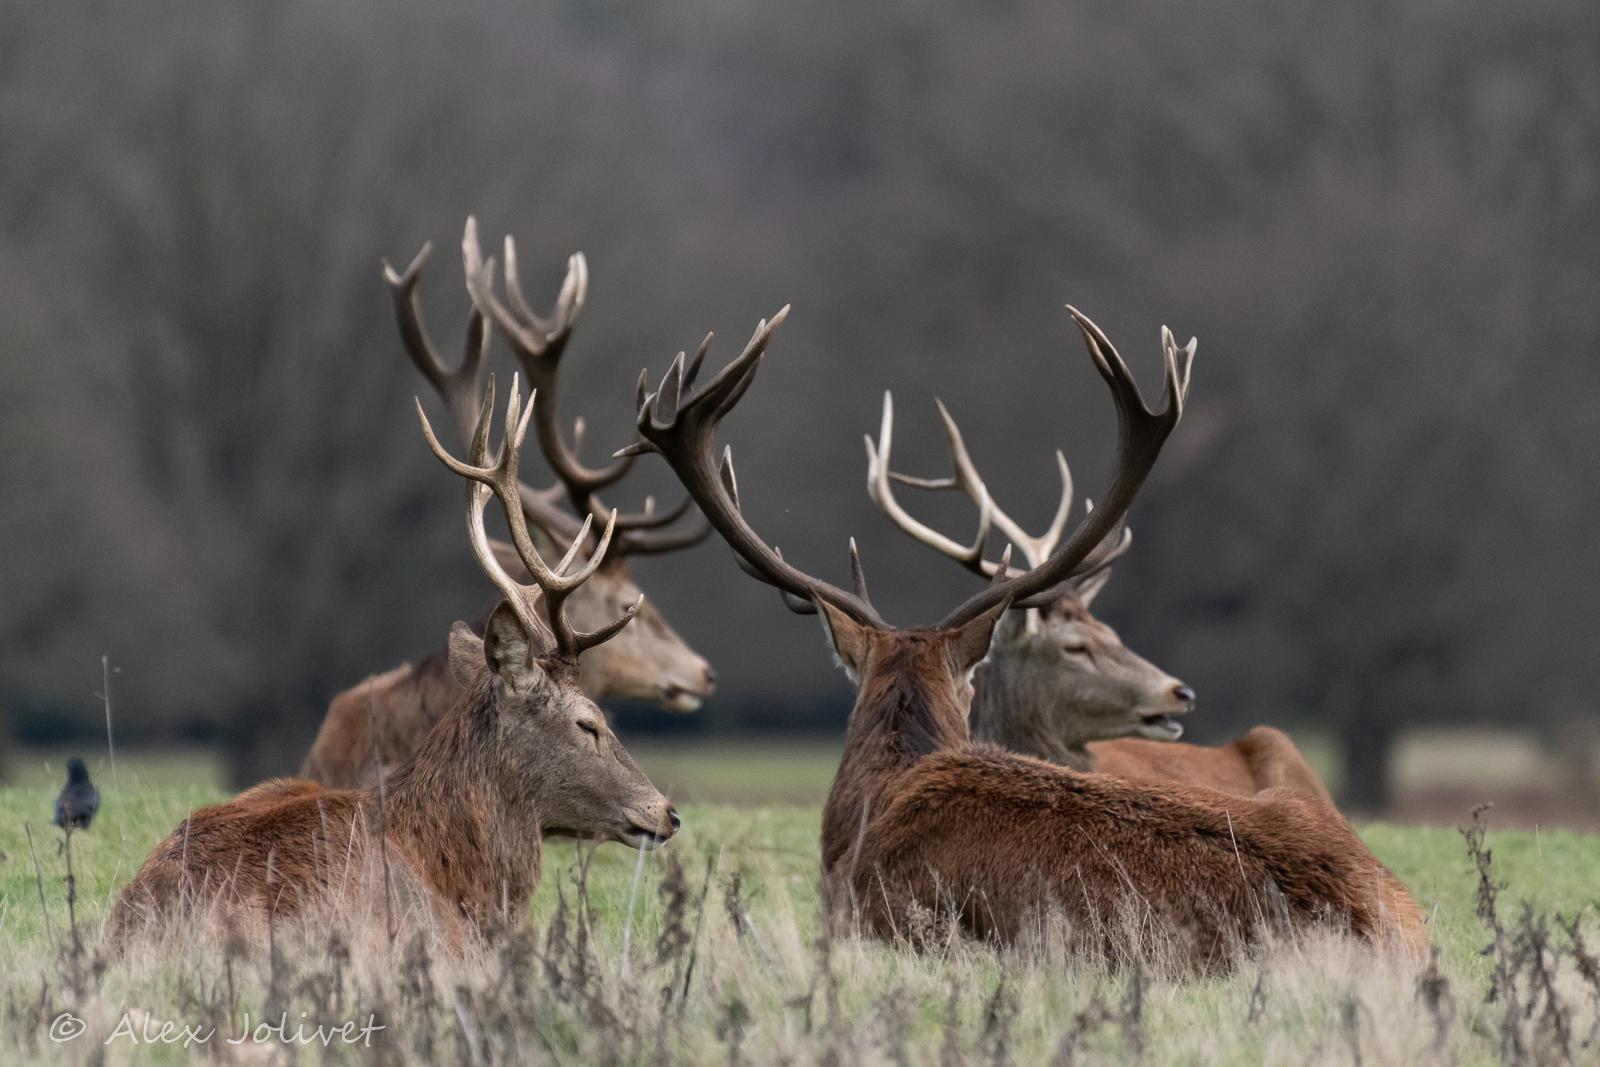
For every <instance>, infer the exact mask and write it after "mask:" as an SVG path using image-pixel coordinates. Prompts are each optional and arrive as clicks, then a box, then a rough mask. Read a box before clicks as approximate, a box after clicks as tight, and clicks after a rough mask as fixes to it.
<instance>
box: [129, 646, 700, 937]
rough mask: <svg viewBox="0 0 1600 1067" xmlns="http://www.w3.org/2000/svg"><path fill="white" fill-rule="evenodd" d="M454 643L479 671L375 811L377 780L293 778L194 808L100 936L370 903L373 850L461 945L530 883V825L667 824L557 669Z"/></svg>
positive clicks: (519, 903) (658, 830)
mask: <svg viewBox="0 0 1600 1067" xmlns="http://www.w3.org/2000/svg"><path fill="white" fill-rule="evenodd" d="M452 645H453V646H454V647H453V650H452V651H453V654H454V655H456V656H457V657H459V659H458V661H457V665H458V666H457V669H458V670H459V669H462V667H463V666H464V667H465V669H467V670H470V669H472V668H473V667H474V666H479V670H478V675H479V677H478V679H477V681H476V682H475V683H474V684H473V686H472V687H471V689H470V691H469V692H468V693H467V695H466V696H465V697H464V698H463V699H462V700H461V701H460V702H458V703H457V705H456V706H455V708H454V709H452V711H451V712H450V714H448V715H447V716H446V717H445V718H444V719H443V720H442V721H441V722H440V723H439V724H438V725H437V726H436V727H435V728H434V729H433V730H432V731H431V732H430V733H429V734H428V737H427V739H426V741H425V742H424V744H423V745H422V747H421V748H420V749H419V751H418V752H417V753H416V755H415V757H414V758H413V759H411V760H409V761H407V762H406V763H404V764H403V765H402V766H401V767H400V768H399V769H398V770H397V771H396V772H395V773H394V775H393V776H392V777H386V780H385V782H384V795H383V799H382V809H381V816H380V802H379V798H378V794H377V790H376V787H367V788H363V789H324V788H321V787H320V786H318V785H317V784H316V783H314V782H309V781H306V780H304V779H277V780H273V781H269V782H264V783H262V784H260V785H257V786H255V787H253V788H251V789H249V790H246V791H245V792H243V793H241V794H239V796H237V797H235V798H234V799H233V800H231V801H229V802H227V803H225V804H217V805H213V806H211V807H207V808H201V809H200V810H198V811H196V812H195V813H194V814H193V815H191V816H190V817H189V818H188V819H186V820H185V821H184V822H183V823H181V824H180V825H179V826H178V827H177V829H175V830H174V831H173V832H172V833H171V834H170V835H168V837H167V838H166V839H165V840H164V841H163V842H162V843H161V844H160V845H158V846H156V848H155V850H154V851H153V852H151V854H150V856H149V858H148V859H146V860H145V862H144V865H143V866H142V867H141V868H140V870H139V872H138V874H137V875H136V876H135V877H134V879H133V881H132V882H131V883H130V884H129V885H128V886H127V888H126V889H124V890H123V893H122V896H121V898H120V899H119V901H118V903H117V906H116V909H115V911H114V913H113V915H112V919H111V923H110V927H109V931H110V936H111V938H112V940H113V943H117V944H119V943H121V942H122V941H123V940H124V939H125V938H126V937H127V936H129V935H130V934H133V933H137V932H140V931H141V930H149V929H160V928H161V927H162V926H163V925H164V924H166V923H169V922H171V921H173V920H175V919H181V917H182V915H183V914H184V911H185V909H187V908H192V907H194V906H196V905H198V906H200V907H201V908H208V907H217V906H220V907H221V908H222V909H224V910H225V911H226V912H228V913H229V914H233V913H242V914H244V915H247V916H250V915H253V916H265V915H267V914H271V915H274V916H277V917H286V916H290V915H293V914H295V913H297V912H299V911H301V910H302V909H304V908H306V907H307V906H308V905H311V904H313V903H322V904H328V903H330V901H331V898H333V897H335V896H338V895H342V896H344V897H348V898H349V899H350V900H351V901H352V902H355V901H359V902H360V907H361V909H362V910H364V911H365V912H366V913H368V914H382V909H381V907H380V906H379V905H377V904H375V903H374V902H373V895H374V894H375V893H378V892H382V887H381V886H375V885H374V884H372V882H371V879H370V874H371V871H372V869H373V868H372V864H373V862H374V861H375V860H377V859H379V858H380V853H379V849H380V847H381V848H382V849H383V850H384V851H386V852H387V858H388V861H389V865H390V867H391V868H392V869H393V870H394V872H395V877H396V879H397V880H399V881H404V882H405V883H407V884H409V885H411V886H413V887H415V888H416V889H418V890H420V895H421V897H422V898H423V899H424V900H425V901H426V902H427V903H428V904H429V906H430V908H431V911H432V914H433V918H434V919H435V920H437V921H439V922H440V923H441V924H442V925H443V927H444V930H445V933H446V935H447V938H448V939H449V940H459V939H460V936H461V929H458V928H457V927H458V926H460V924H462V923H464V929H465V931H466V932H468V933H469V934H470V933H472V932H474V931H476V930H478V929H480V928H481V927H482V926H483V924H484V923H486V922H488V921H489V920H491V919H493V918H496V917H501V918H509V917H514V916H515V915H518V914H520V913H521V910H522V909H523V908H524V907H525V906H526V902H527V899H528V896H529V895H530V894H531V893H532V891H533V888H534V887H535V885H537V883H538V880H539V860H540V837H541V835H542V834H543V833H549V832H561V833H572V834H580V835H583V836H592V837H598V838H601V839H606V838H615V839H628V835H629V834H630V833H632V832H633V831H634V830H635V829H641V828H642V829H644V830H647V831H649V832H650V833H651V834H654V835H655V836H656V837H657V838H660V839H665V838H667V837H670V836H671V835H672V833H673V831H674V825H673V819H672V816H671V814H670V809H669V807H668V805H667V802H666V799H665V798H664V797H662V796H661V794H660V793H659V792H657V791H656V790H655V788H654V787H653V786H651V785H650V783H649V780H648V779H646V778H645V776H644V774H643V772H642V771H640V770H639V768H638V767H637V766H636V765H635V764H634V763H633V760H632V759H631V758H630V757H629V756H628V754H627V752H626V751H625V750H624V749H623V748H622V745H621V743H620V742H618V741H617V739H616V737H615V735H613V734H611V732H610V730H609V729H607V728H606V726H605V723H604V721H603V719H601V718H600V716H599V714H598V712H597V710H596V709H594V706H593V705H592V704H591V703H589V702H588V701H587V700H586V699H585V698H583V697H582V695H581V694H578V693H576V692H574V691H573V690H574V687H573V685H572V681H571V679H570V678H565V677H562V672H561V671H560V669H559V667H558V666H556V665H553V664H552V665H549V670H548V673H547V671H546V669H544V668H540V667H537V666H536V667H535V668H534V669H535V670H538V671H539V672H540V675H541V677H542V680H538V679H535V685H534V687H533V688H532V689H530V690H525V691H518V690H517V689H516V685H517V684H520V683H514V682H511V681H508V680H506V679H505V678H503V677H501V676H492V675H491V673H490V672H489V671H488V670H483V669H481V664H482V663H483V656H484V653H483V651H482V649H483V644H482V643H481V642H478V641H476V639H475V638H473V637H472V635H471V634H470V633H469V632H468V631H467V630H466V628H465V627H464V626H459V628H458V630H457V631H456V632H455V633H454V634H452ZM474 654H476V662H475V663H474V661H473V657H474ZM572 752H579V753H583V754H585V755H588V754H592V755H593V756H594V757H595V758H594V761H593V765H592V766H587V767H575V766H574V764H575V762H576V761H575V759H574V758H573V757H572V755H571V753H572ZM380 824H381V825H382V826H383V827H384V829H383V833H382V835H381V840H380V835H379V831H378V827H379V826H380ZM641 843H643V842H641ZM353 906H354V905H353ZM502 907H506V908H509V909H510V912H511V915H510V916H505V915H502V912H501V909H502Z"/></svg>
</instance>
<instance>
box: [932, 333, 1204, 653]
mask: <svg viewBox="0 0 1600 1067" xmlns="http://www.w3.org/2000/svg"><path fill="white" fill-rule="evenodd" d="M1067 310H1068V312H1070V313H1071V315H1072V319H1073V321H1074V322H1075V323H1076V324H1077V326H1078V330H1079V332H1080V333H1081V334H1082V335H1083V340H1084V345H1085V347H1087V349H1088V351H1089V358H1090V359H1091V360H1093V361H1094V364H1095V367H1096V368H1097V369H1098V370H1099V371H1100V376H1101V377H1102V378H1104V379H1105V382H1106V385H1107V386H1108V387H1109V388H1110V390H1111V398H1112V401H1113V403H1114V404H1115V405H1116V409H1117V461H1116V469H1115V474H1114V475H1113V477H1112V481H1111V485H1110V487H1109V488H1108V489H1107V491H1106V494H1105V496H1104V498H1103V499H1102V501H1101V505H1100V506H1099V507H1097V508H1094V509H1092V510H1090V511H1089V512H1088V514H1087V515H1086V516H1085V517H1084V520H1083V522H1082V523H1081V524H1080V525H1079V526H1078V528H1077V529H1076V530H1074V531H1073V533H1072V536H1071V537H1070V538H1068V539H1067V541H1066V543H1065V544H1063V545H1061V546H1060V547H1058V548H1057V549H1056V550H1055V551H1053V552H1052V553H1051V554H1050V556H1049V558H1048V559H1046V560H1044V561H1043V562H1041V563H1039V564H1038V565H1036V566H1034V567H1033V568H1031V569H1030V570H1029V571H1028V572H1027V573H1025V574H1021V575H1018V576H1016V577H1014V578H1010V579H1008V580H1006V581H1004V582H1000V583H997V584H994V585H991V586H990V587H989V588H988V589H985V590H984V591H983V592H981V593H978V594H977V595H975V596H973V597H971V598H970V599H968V600H967V602H966V603H965V604H962V605H961V606H960V607H958V608H956V609H955V611H953V612H951V613H950V615H949V616H948V617H947V618H946V619H945V621H944V623H943V624H942V625H945V626H953V625H957V624H959V623H961V622H965V621H967V620H970V619H972V618H974V617H975V616H977V615H979V614H981V613H982V612H984V611H986V610H988V609H990V608H992V607H994V606H995V605H996V604H998V603H1001V602H1002V601H1006V600H1009V601H1010V602H1011V603H1013V604H1015V605H1021V604H1025V603H1032V602H1034V598H1036V597H1037V596H1038V595H1039V594H1042V593H1045V592H1046V591H1048V590H1051V589H1054V588H1055V587H1057V586H1059V585H1062V584H1063V583H1065V582H1068V581H1070V580H1072V579H1075V578H1077V577H1079V576H1081V575H1082V574H1083V573H1084V571H1085V569H1086V567H1087V568H1092V567H1093V566H1094V565H1095V562H1096V560H1095V559H1094V557H1093V555H1092V554H1093V553H1095V551H1096V549H1098V548H1100V547H1101V546H1102V545H1103V544H1105V543H1106V541H1107V539H1108V535H1111V534H1113V531H1115V530H1116V529H1117V528H1118V527H1119V525H1120V524H1121V523H1122V521H1123V519H1124V517H1125V516H1126V515H1127V512H1128V507H1129V506H1130V505H1131V504H1132V503H1133V498H1134V496H1135V495H1136V494H1137V493H1138V491H1139V487H1140V486H1141V485H1143V484H1144V480H1145V478H1146V477H1148V476H1149V474H1150V469H1151V467H1153V466H1154V465H1155V461H1156V459H1157V457H1159V456H1160V454H1161V447H1162V445H1164V444H1165V443H1166V440H1167V436H1168V435H1169V434H1171V433H1172V429H1173V427H1175V426H1177V424H1178V420H1179V419H1180V418H1181V417H1182V415H1183V402H1184V400H1185V398H1186V397H1187V396H1188V392H1189V378H1190V371H1191V369H1192V367H1193V364H1194V353H1195V350H1196V348H1197V347H1198V344H1197V342H1196V341H1194V340H1193V339H1191V340H1190V342H1189V344H1188V345H1187V346H1185V347H1184V348H1183V349H1181V350H1180V349H1179V348H1178V347H1177V343H1176V342H1175V341H1172V340H1171V339H1170V338H1171V334H1170V332H1168V331H1163V334H1162V356H1163V363H1164V371H1165V373H1164V377H1163V385H1164V388H1163V396H1164V403H1163V404H1162V407H1161V409H1160V410H1159V411H1151V410H1150V408H1149V407H1148V406H1147V405H1146V404H1145V402H1144V397H1143V395H1142V394H1141V393H1140V391H1139V385H1138V383H1137V382H1136V381H1135V380H1134V378H1133V374H1132V372H1131V371H1129V370H1128V365H1127V363H1125V362H1124V361H1123V359H1122V356H1121V355H1120V354H1118V352H1117V350H1116V348H1115V346H1113V345H1112V344H1111V341H1110V340H1109V339H1108V338H1107V337H1106V335H1105V333H1104V332H1103V331H1101V329H1100V327H1098V326H1096V325H1095V324H1094V323H1093V322H1092V321H1091V320H1090V319H1089V318H1088V317H1087V316H1086V315H1084V314H1083V313H1082V312H1080V311H1078V309H1077V308H1074V307H1071V306H1070V305H1069V306H1068V308H1067ZM1112 548H1113V550H1114V548H1115V545H1114V544H1113V546H1112Z"/></svg>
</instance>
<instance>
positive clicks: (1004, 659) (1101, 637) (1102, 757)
mask: <svg viewBox="0 0 1600 1067" xmlns="http://www.w3.org/2000/svg"><path fill="white" fill-rule="evenodd" d="M936 403H937V402H936ZM938 409H939V417H940V419H941V421H942V422H943V424H944V435H945V446H946V449H947V450H948V452H949V455H950V467H951V473H950V474H949V476H947V477H944V478H914V477H910V476H908V475H904V474H900V473H898V472H896V471H893V470H891V469H890V449H891V448H892V447H893V439H894V400H893V398H892V397H891V396H890V395H889V394H887V393H886V394H884V398H883V424H882V427H881V429H880V430H879V433H878V441H877V444H876V445H874V444H873V441H872V438H870V437H869V438H867V493H868V495H869V496H870V497H871V498H872V501H873V503H875V504H877V505H878V507H879V509H880V510H882V511H883V512H884V514H886V515H887V516H888V517H889V519H890V520H891V521H892V522H893V523H894V524H895V525H896V526H898V527H899V528H900V529H901V530H902V531H904V532H905V533H907V534H909V535H910V536H911V537H912V538H913V539H914V540H916V541H918V542H920V543H922V544H924V545H927V546H928V547H930V548H932V549H934V550H936V551H938V552H940V553H942V554H943V555H945V556H948V557H949V558H951V559H954V560H956V561H957V562H958V563H960V564H962V565H963V566H964V567H966V568H967V569H969V570H972V571H974V572H975V573H977V574H980V575H983V576H985V577H993V576H994V574H995V573H996V570H997V569H998V564H996V563H994V562H993V561H990V560H986V559H984V558H983V547H984V546H983V545H982V544H976V545H960V544H957V543H956V542H955V541H952V540H951V539H950V538H949V537H947V536H945V535H944V534H941V533H940V532H939V531H937V530H934V529H932V528H931V527H929V526H927V525H925V524H923V523H922V522H921V521H919V520H918V519H916V518H914V517H913V516H912V515H911V514H910V513H909V512H907V511H906V509H905V508H904V507H902V506H901V505H900V503H899V501H898V500H896V499H895V496H894V483H895V482H900V483H902V484H905V485H911V486H915V487H917V488H920V489H955V490H959V491H961V492H963V493H965V494H966V495H967V497H968V498H969V499H971V500H972V502H973V503H974V504H975V505H977V506H978V508H979V509H980V510H982V509H987V511H988V513H989V516H990V520H991V521H992V523H993V525H994V526H995V527H996V528H998V529H999V531H1000V532H1001V534H1002V535H1004V536H1005V537H1007V538H1008V539H1010V541H1011V543H1012V545H1013V546H1015V547H1017V548H1019V549H1020V550H1021V553H1022V557H1023V561H1024V562H1025V563H1027V565H1028V566H1029V567H1037V566H1040V565H1041V564H1042V563H1044V561H1045V560H1046V559H1048V558H1049V557H1050V554H1051V553H1052V552H1053V551H1054V550H1055V547H1056V545H1057V544H1059V543H1060V540H1061V535H1062V533H1063V532H1064V531H1065V529H1066V523H1067V519H1068V517H1069V515H1070V513H1071V510H1072V472H1071V470H1070V469H1069V468H1068V466H1067V460H1066V457H1065V456H1063V455H1062V454H1061V453H1060V452H1057V453H1056V465H1057V467H1058V468H1059V469H1060V472H1061V483H1062V493H1061V502H1060V504H1059V505H1058V506H1057V508H1056V514H1055V518H1054V519H1053V520H1052V521H1051V523H1050V526H1049V528H1048V529H1047V530H1046V531H1045V532H1044V533H1043V534H1041V535H1039V536H1038V537H1034V536H1031V535H1030V534H1028V533H1027V531H1025V530H1024V529H1022V527H1021V526H1020V525H1019V524H1018V523H1017V522H1016V521H1015V520H1014V519H1012V518H1011V517H1010V516H1009V515H1008V514H1006V513H1005V512H1004V511H1002V510H1001V509H1000V506H999V505H998V504H996V503H995V501H994V497H993V495H992V494H990V492H989V490H988V487H987V485H986V483H985V481H984V479H983V476H982V475H981V474H980V473H979V471H978V468H977V465H976V464H975V463H974V462H973V461H972V456H971V454H970V453H969V452H968V451H967V446H966V442H965V441H964V440H963V438H962V436H961V429H960V427H959V426H957V425H956V421H955V419H954V418H952V417H951V415H950V412H949V410H948V409H947V408H946V407H945V406H944V404H943V403H938ZM1131 540H1132V533H1131V531H1129V530H1128V529H1127V528H1126V526H1124V527H1123V529H1122V533H1121V537H1120V539H1119V540H1118V541H1117V542H1116V544H1115V547H1114V548H1112V549H1111V550H1109V551H1107V552H1106V553H1105V554H1104V555H1103V556H1102V562H1101V565H1100V566H1099V567H1098V568H1097V569H1096V570H1094V571H1091V572H1088V573H1086V574H1084V575H1083V576H1081V577H1079V578H1078V579H1076V580H1075V581H1073V582H1071V583H1069V584H1067V585H1066V586H1064V587H1063V588H1062V595H1061V597H1060V599H1058V600H1056V601H1054V602H1052V603H1050V604H1047V605H1045V606H1044V607H1042V608H1038V609H1035V610H1029V611H1026V612H1020V611H1013V612H1011V613H1010V614H1008V615H1007V616H1006V619H1005V621H1004V622H1002V623H1001V625H1000V627H999V632H998V633H997V634H996V636H995V643H994V648H993V650H992V651H991V652H990V655H989V658H988V659H987V660H986V661H985V662H984V664H983V666H981V667H980V668H979V669H978V672H977V674H976V676H975V677H974V679H973V696H972V736H973V737H974V738H976V739H978V740H980V741H993V742H994V743H995V744H998V745H1001V746H1003V747H1005V748H1009V749H1011V750H1012V751H1014V752H1021V753H1024V754H1026V755H1029V756H1038V757H1039V758H1040V759H1047V760H1050V761H1051V762H1053V763H1060V764H1062V765H1063V766H1067V767H1071V768H1073V769H1074V770H1080V771H1087V770H1097V771H1105V772H1107V773H1110V774H1116V775H1120V776H1122V777H1125V778H1136V779H1141V780H1147V781H1163V782H1184V783H1187V784H1190V785H1203V786H1206V787H1208V788H1211V789H1216V790H1220V791H1221V792H1224V793H1238V794H1241V795H1245V796H1248V795H1250V794H1253V793H1258V792H1260V791H1261V790H1263V789H1274V788H1287V789H1296V790H1299V791H1301V792H1303V793H1305V794H1306V795H1307V796H1311V797H1315V798H1316V799H1318V800H1320V801H1322V802H1324V803H1326V804H1328V805H1330V806H1331V805H1332V804H1333V798H1332V797H1331V796H1330V795H1329V793H1328V789H1327V786H1325V785H1323V783H1322V779H1321V778H1320V777H1318V775H1317V773H1316V771H1314V770H1312V769H1311V765H1310V764H1309V763H1307V762H1306V759H1305V757H1304V756H1303V755H1301V754H1300V750H1299V749H1298V748H1296V747H1295V745H1294V742H1293V741H1291V740H1290V739H1289V735H1288V734H1286V733H1284V732H1283V731H1282V730H1279V729H1277V728H1275V727H1272V726H1257V727H1255V728H1254V729H1252V730H1250V731H1249V732H1248V733H1246V734H1245V735H1244V736H1243V737H1241V738H1239V739H1238V740H1236V741H1233V742H1231V743H1230V744H1226V745H1221V746H1216V747H1211V746H1205V745H1191V744H1174V743H1172V742H1176V741H1177V739H1178V738H1179V737H1181V736H1182V734H1183V727H1182V726H1181V725H1180V724H1179V723H1177V722H1175V721H1173V720H1172V718H1171V717H1170V716H1171V715H1172V714H1174V713H1182V712H1186V711H1188V710H1190V708H1191V707H1192V705H1193V701H1194V691H1193V690H1191V689H1190V688H1189V687H1188V686H1186V685H1183V684H1182V683H1181V682H1179V681H1178V680H1177V679H1175V678H1172V677H1171V676H1169V675H1168V674H1167V673H1166V672H1165V671H1162V670H1160V669H1159V668H1157V667H1155V666H1154V665H1153V664H1151V663H1149V662H1147V661H1146V660H1144V659H1141V658H1140V657H1138V656H1136V655H1134V654H1133V653H1132V652H1130V651H1129V650H1128V649H1127V648H1126V647H1124V646H1123V644H1122V642H1121V641H1119V640H1118V639H1117V635H1116V633H1115V632H1114V631H1113V630H1112V629H1111V628H1110V627H1109V626H1107V625H1106V624H1105V623H1103V622H1101V621H1100V620H1098V619H1096V618H1094V617H1093V616H1092V615H1090V614H1089V610H1088V609H1089V604H1090V603H1091V602H1092V601H1093V599H1094V597H1095V595H1096V594H1097V593H1098V592H1099V591H1100V589H1101V588H1102V587H1103V586H1104V585H1105V583H1106V581H1107V579H1108V578H1109V577H1110V575H1111V562H1112V561H1113V560H1114V559H1117V558H1119V557H1120V556H1122V555H1123V554H1124V553H1125V552H1126V551H1127V549H1128V546H1129V544H1130V542H1131Z"/></svg>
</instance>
